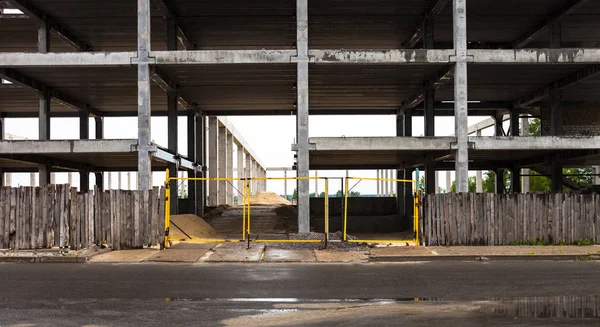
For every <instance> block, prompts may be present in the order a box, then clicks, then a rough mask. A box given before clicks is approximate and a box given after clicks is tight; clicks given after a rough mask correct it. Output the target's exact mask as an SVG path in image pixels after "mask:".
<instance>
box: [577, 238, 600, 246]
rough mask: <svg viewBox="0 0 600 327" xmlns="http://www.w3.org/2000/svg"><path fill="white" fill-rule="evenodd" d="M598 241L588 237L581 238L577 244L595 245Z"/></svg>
mask: <svg viewBox="0 0 600 327" xmlns="http://www.w3.org/2000/svg"><path fill="white" fill-rule="evenodd" d="M595 244H596V242H594V241H593V240H590V239H587V238H580V239H578V240H577V246H588V245H595Z"/></svg>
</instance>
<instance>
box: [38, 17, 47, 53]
mask: <svg viewBox="0 0 600 327" xmlns="http://www.w3.org/2000/svg"><path fill="white" fill-rule="evenodd" d="M38 52H39V53H48V52H50V25H48V24H47V23H43V24H41V25H40V27H39V28H38Z"/></svg>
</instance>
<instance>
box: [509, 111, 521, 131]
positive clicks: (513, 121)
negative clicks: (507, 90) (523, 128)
mask: <svg viewBox="0 0 600 327" xmlns="http://www.w3.org/2000/svg"><path fill="white" fill-rule="evenodd" d="M519 127H520V126H519V112H518V111H517V110H516V109H513V110H511V113H510V135H511V136H519V135H520V134H521V133H520V130H519Z"/></svg>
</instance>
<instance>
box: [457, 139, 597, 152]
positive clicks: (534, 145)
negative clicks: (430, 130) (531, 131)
mask: <svg viewBox="0 0 600 327" xmlns="http://www.w3.org/2000/svg"><path fill="white" fill-rule="evenodd" d="M598 142H600V136H562V137H561V136H539V137H495V136H491V137H490V136H483V137H469V143H470V144H472V149H473V150H475V151H476V150H499V151H503V150H504V151H506V150H514V151H527V150H531V151H535V150H547V151H556V150H596V149H598V144H600V143H598ZM453 147H454V146H453Z"/></svg>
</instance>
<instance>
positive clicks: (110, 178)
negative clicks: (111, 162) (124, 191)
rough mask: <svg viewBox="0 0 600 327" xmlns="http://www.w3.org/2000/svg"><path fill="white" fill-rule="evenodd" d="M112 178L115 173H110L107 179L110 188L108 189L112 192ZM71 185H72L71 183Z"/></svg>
mask: <svg viewBox="0 0 600 327" xmlns="http://www.w3.org/2000/svg"><path fill="white" fill-rule="evenodd" d="M112 176H113V173H112V172H109V173H108V177H107V179H108V183H107V184H108V188H107V189H108V190H112V189H113V186H112ZM69 184H71V183H69Z"/></svg>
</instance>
